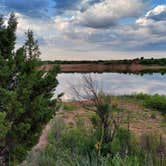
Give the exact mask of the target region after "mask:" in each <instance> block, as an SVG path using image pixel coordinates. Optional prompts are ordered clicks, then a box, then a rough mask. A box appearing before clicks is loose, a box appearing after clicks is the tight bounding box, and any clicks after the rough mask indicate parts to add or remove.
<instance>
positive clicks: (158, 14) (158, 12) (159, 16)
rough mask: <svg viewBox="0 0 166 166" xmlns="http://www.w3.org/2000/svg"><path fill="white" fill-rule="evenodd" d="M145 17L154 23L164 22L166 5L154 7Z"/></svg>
mask: <svg viewBox="0 0 166 166" xmlns="http://www.w3.org/2000/svg"><path fill="white" fill-rule="evenodd" d="M145 17H146V18H147V19H152V20H155V21H162V20H166V5H159V6H157V7H155V8H154V9H152V10H150V11H149V12H148V13H147V14H146V16H145Z"/></svg>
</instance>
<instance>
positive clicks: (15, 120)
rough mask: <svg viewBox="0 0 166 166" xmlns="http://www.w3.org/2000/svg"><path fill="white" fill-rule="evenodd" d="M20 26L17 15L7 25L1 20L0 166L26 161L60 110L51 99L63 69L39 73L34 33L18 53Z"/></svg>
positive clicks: (56, 103)
mask: <svg viewBox="0 0 166 166" xmlns="http://www.w3.org/2000/svg"><path fill="white" fill-rule="evenodd" d="M1 18H2V17H1ZM1 22H2V23H1ZM16 26H17V20H16V19H15V16H14V14H11V17H10V18H9V21H8V25H7V26H4V24H3V19H0V27H1V29H0V30H1V31H0V35H1V36H4V38H0V50H1V53H0V141H1V142H0V165H3V164H4V163H5V165H8V164H7V163H8V161H9V160H10V161H11V163H17V162H20V161H22V160H23V159H24V157H25V155H26V153H27V151H28V150H30V149H31V148H32V146H34V145H35V144H36V143H37V141H38V139H39V136H40V134H41V131H42V128H43V127H44V125H45V124H46V123H48V121H49V120H50V119H51V118H52V116H53V115H54V113H55V111H56V110H57V109H58V98H57V99H52V100H51V98H52V96H53V90H54V89H55V87H56V86H57V84H58V82H57V80H56V78H55V75H56V73H57V72H58V71H59V69H57V68H56V69H53V70H52V71H50V72H47V73H46V72H44V71H38V70H36V64H37V63H38V62H39V59H38V56H39V48H38V44H37V41H36V40H34V37H33V32H32V31H30V30H29V31H28V34H29V35H27V40H26V42H25V46H23V47H21V48H19V49H18V50H17V51H16V52H14V46H15V40H16V37H15V35H16V34H15V32H16ZM9 36H10V37H9ZM6 37H9V38H8V39H6ZM6 42H7V43H8V44H7V45H6ZM11 165H12V164H11ZM13 165H14V164H13Z"/></svg>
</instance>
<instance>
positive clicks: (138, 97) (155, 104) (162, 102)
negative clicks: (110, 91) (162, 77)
mask: <svg viewBox="0 0 166 166" xmlns="http://www.w3.org/2000/svg"><path fill="white" fill-rule="evenodd" d="M123 97H124V98H128V99H132V100H135V101H137V102H140V103H141V104H142V105H143V106H144V107H146V108H149V109H153V110H156V111H159V112H161V113H163V114H166V96H164V95H158V94H155V95H148V94H143V93H140V94H133V95H126V96H123Z"/></svg>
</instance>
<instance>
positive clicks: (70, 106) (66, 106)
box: [63, 103, 77, 111]
mask: <svg viewBox="0 0 166 166" xmlns="http://www.w3.org/2000/svg"><path fill="white" fill-rule="evenodd" d="M63 109H64V110H67V111H74V110H76V109H77V106H75V105H73V104H70V103H64V104H63Z"/></svg>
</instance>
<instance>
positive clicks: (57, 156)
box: [26, 119, 166, 166]
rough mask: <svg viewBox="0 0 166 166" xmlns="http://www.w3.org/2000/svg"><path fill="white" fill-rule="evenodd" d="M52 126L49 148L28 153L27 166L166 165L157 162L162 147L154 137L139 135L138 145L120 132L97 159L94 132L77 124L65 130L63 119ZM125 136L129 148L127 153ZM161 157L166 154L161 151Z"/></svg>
mask: <svg viewBox="0 0 166 166" xmlns="http://www.w3.org/2000/svg"><path fill="white" fill-rule="evenodd" d="M51 126H52V129H51V132H50V134H49V137H48V146H47V147H46V148H45V149H44V150H42V151H41V152H40V151H38V152H36V151H33V152H30V153H29V155H28V157H27V160H26V165H27V166H40V165H42V166H45V165H49V166H54V165H58V166H64V165H65V166H133V165H134V166H142V165H146V166H153V165H154V166H160V165H162V164H163V165H164V164H165V163H166V159H164V158H163V157H162V160H161V159H160V153H159V151H158V150H159V148H161V147H164V146H165V144H164V142H162V141H160V139H159V137H157V136H154V135H144V136H142V138H141V143H140V142H138V141H137V140H136V138H135V137H134V136H133V135H132V134H131V133H128V131H127V130H125V129H119V130H118V132H117V133H116V136H115V137H114V140H113V142H112V143H111V144H110V147H107V149H105V154H103V155H102V156H100V158H98V155H97V151H96V148H95V143H96V141H97V137H96V133H95V132H94V130H93V129H85V127H84V126H83V125H80V124H79V125H78V126H77V127H76V128H68V127H67V125H66V124H64V123H63V121H62V119H54V120H53V121H52V125H51ZM127 137H129V145H130V149H129V151H128V153H127V154H126V151H125V149H126V147H125V146H126V141H127V139H128V138H127ZM148 140H149V141H150V142H149V143H147V142H148ZM107 145H108V144H107ZM161 145H162V146H161ZM109 148H111V149H112V151H111V153H110V151H109ZM163 155H166V154H165V152H164V151H163Z"/></svg>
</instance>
